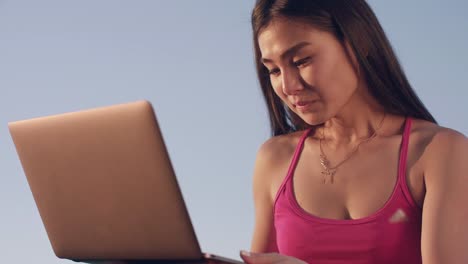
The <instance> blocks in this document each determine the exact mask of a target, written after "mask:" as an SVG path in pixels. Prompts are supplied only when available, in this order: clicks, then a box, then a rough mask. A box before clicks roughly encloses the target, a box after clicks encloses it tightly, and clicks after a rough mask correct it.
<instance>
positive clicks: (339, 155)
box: [241, 18, 468, 264]
mask: <svg viewBox="0 0 468 264" xmlns="http://www.w3.org/2000/svg"><path fill="white" fill-rule="evenodd" d="M258 44H259V47H260V51H261V55H262V62H263V65H264V66H265V68H266V69H268V71H269V73H270V81H271V84H272V87H273V89H274V92H275V93H276V95H278V97H279V98H280V99H281V100H282V101H283V102H284V104H285V105H286V106H287V107H288V108H289V109H290V110H291V111H293V112H294V113H296V114H297V115H298V116H299V117H300V118H301V119H303V120H304V121H305V122H306V123H308V124H310V125H318V126H319V128H318V129H317V130H316V132H315V133H312V134H311V135H310V136H309V138H308V139H307V140H306V141H305V145H304V149H303V152H302V154H301V160H300V162H299V164H298V166H297V168H296V171H295V173H294V190H295V195H296V199H297V201H298V203H299V205H300V206H301V207H302V208H303V209H304V210H305V211H307V212H309V213H311V214H314V215H316V216H319V217H323V218H330V219H359V218H363V217H366V216H369V215H371V214H373V213H374V212H376V211H377V210H378V209H380V208H381V207H382V206H383V205H384V204H385V202H386V201H387V200H388V198H389V197H390V195H391V192H392V190H393V187H394V185H395V181H396V175H397V166H396V164H397V163H398V151H399V146H400V143H401V136H402V127H403V124H404V120H405V117H404V116H397V115H391V114H389V113H386V115H384V112H385V111H384V109H383V107H382V106H380V105H379V103H378V102H377V101H376V100H375V99H374V98H373V97H372V96H371V95H370V93H369V87H367V85H366V83H365V81H364V80H363V78H362V76H361V74H360V70H359V67H358V65H357V63H356V59H355V56H354V53H353V52H352V50H351V49H350V48H349V45H348V43H346V42H345V43H341V42H340V41H338V39H337V38H336V37H335V36H334V35H333V34H331V33H329V32H325V31H322V30H320V29H318V28H316V27H314V26H313V25H310V24H307V23H304V22H302V21H299V20H286V19H283V18H276V19H274V20H273V22H272V23H270V24H269V25H268V26H267V27H265V28H264V29H263V30H261V31H260V34H259V36H258ZM384 116H385V119H383V118H384ZM382 120H384V122H383V123H382V127H381V128H380V129H379V131H378V135H377V137H376V138H374V139H373V140H372V141H369V142H366V143H365V144H362V145H361V146H360V148H359V151H358V152H356V154H355V155H354V156H353V157H352V158H351V159H349V160H348V161H346V162H345V163H344V164H343V165H342V167H340V169H339V170H338V171H337V173H336V180H335V182H334V184H325V185H324V184H322V177H321V167H320V164H319V147H318V142H319V139H320V138H323V143H324V150H325V151H326V153H327V156H328V158H329V159H330V161H331V162H332V164H336V163H337V162H339V161H341V160H343V159H344V158H345V157H346V156H347V155H348V154H349V153H350V151H352V150H353V149H354V148H355V146H356V144H358V143H359V142H360V141H362V140H363V139H366V138H368V137H370V136H371V135H372V134H373V133H374V132H375V130H376V128H377V127H378V125H379V123H380V122H381V121H382ZM301 134H302V132H301V131H299V132H295V133H290V134H287V135H282V136H278V137H273V138H271V139H270V140H268V141H267V142H265V143H264V144H263V145H262V146H261V148H260V150H259V152H258V154H257V160H256V164H255V170H254V181H253V190H254V202H255V219H256V220H255V229H254V235H253V240H252V246H251V252H269V246H268V245H269V241H270V240H271V238H270V237H269V235H270V229H271V227H272V223H273V215H272V212H273V202H274V197H275V196H276V192H277V190H278V189H279V186H280V184H281V182H282V180H283V179H284V177H285V172H286V171H287V168H288V166H289V162H290V160H291V157H292V155H293V152H294V149H295V147H296V145H297V142H298V140H299V137H300V136H301ZM410 138H411V139H410V146H409V153H408V159H407V160H408V165H407V176H406V178H407V185H408V188H409V190H410V193H411V195H412V196H413V199H414V200H415V202H416V203H417V204H418V205H419V206H420V207H422V208H423V226H422V240H421V246H422V254H423V261H424V262H423V263H424V264H432V263H452V262H450V261H453V260H456V261H460V260H465V259H466V260H467V263H468V255H467V254H466V250H465V249H464V248H463V247H464V246H463V245H467V244H468V231H467V228H464V229H463V230H462V229H458V230H455V229H453V228H452V229H450V228H449V227H448V226H456V225H459V226H464V225H465V223H466V221H467V219H468V209H467V208H468V207H466V205H465V204H464V203H466V201H468V192H467V190H468V184H467V183H468V174H467V173H466V172H467V171H468V167H467V165H466V164H468V162H466V157H467V156H468V141H467V139H466V137H465V136H464V135H462V134H460V133H458V132H456V131H454V130H451V129H447V128H443V127H440V126H438V125H436V124H433V123H430V122H427V121H424V120H418V119H414V121H413V126H412V129H411V136H410ZM440 153H445V154H444V156H441V155H440ZM463 157H465V158H463ZM446 190H450V192H447V191H446ZM441 214H443V216H442V215H441ZM241 257H242V258H243V260H244V261H245V262H247V263H304V262H303V261H301V260H298V259H295V258H293V257H289V256H284V255H281V254H277V253H268V254H258V253H251V254H250V255H249V254H248V253H247V254H241ZM440 261H442V262H440ZM453 263H455V262H453ZM458 263H462V262H458Z"/></svg>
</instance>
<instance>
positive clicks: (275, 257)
mask: <svg viewBox="0 0 468 264" xmlns="http://www.w3.org/2000/svg"><path fill="white" fill-rule="evenodd" d="M240 256H241V258H242V259H243V260H244V262H245V263H248V264H271V263H277V262H280V261H281V260H283V259H284V258H285V256H282V255H280V254H278V253H253V252H248V251H244V250H242V251H241V254H240Z"/></svg>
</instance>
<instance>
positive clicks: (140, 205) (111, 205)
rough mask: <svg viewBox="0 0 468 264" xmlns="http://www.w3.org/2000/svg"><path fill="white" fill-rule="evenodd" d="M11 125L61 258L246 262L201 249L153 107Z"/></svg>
mask: <svg viewBox="0 0 468 264" xmlns="http://www.w3.org/2000/svg"><path fill="white" fill-rule="evenodd" d="M8 126H9V129H10V133H11V136H12V138H13V141H14V143H15V146H16V150H17V153H18V156H19V158H20V160H21V164H22V166H23V169H24V173H25V174H26V177H27V180H28V183H29V186H30V188H31V191H32V194H33V197H34V200H35V202H36V205H37V208H38V210H39V213H40V215H41V218H42V221H43V223H44V226H45V229H46V231H47V234H48V237H49V240H50V242H51V245H52V248H53V250H54V252H55V254H56V255H57V257H59V258H66V259H71V260H75V261H83V262H89V261H96V260H98V261H108V260H112V261H116V260H118V261H121V260H122V261H126V262H129V261H133V262H134V261H135V260H140V261H146V262H147V261H173V262H184V263H185V262H200V263H206V262H210V263H242V262H239V261H235V260H231V259H227V258H222V257H218V256H214V255H212V254H204V253H202V252H201V249H200V246H199V243H198V241H197V238H196V236H195V232H194V229H193V226H192V224H191V221H190V218H189V215H188V212H187V209H186V206H185V203H184V201H183V198H182V194H181V192H180V189H179V186H178V184H177V180H176V177H175V174H174V171H173V168H172V166H171V162H170V160H169V155H168V153H167V150H166V147H165V145H164V141H163V138H162V135H161V131H160V129H159V127H158V123H157V121H156V118H155V114H154V111H153V108H152V106H151V104H150V103H149V102H147V101H138V102H133V103H128V104H121V105H114V106H109V107H103V108H97V109H91V110H85V111H79V112H73V113H66V114H61V115H54V116H47V117H41V118H34V119H29V120H23V121H17V122H11V123H9V124H8ZM133 262H132V263H133ZM146 262H145V263H146Z"/></svg>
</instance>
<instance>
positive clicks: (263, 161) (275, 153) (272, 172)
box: [254, 131, 304, 197]
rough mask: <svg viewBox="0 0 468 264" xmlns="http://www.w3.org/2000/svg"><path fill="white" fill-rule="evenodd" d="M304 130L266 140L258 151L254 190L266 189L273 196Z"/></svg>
mask: <svg viewBox="0 0 468 264" xmlns="http://www.w3.org/2000/svg"><path fill="white" fill-rule="evenodd" d="M303 133H304V131H298V132H294V133H290V134H286V135H281V136H276V137H272V138H270V139H268V140H267V141H265V142H264V143H263V144H262V145H261V146H260V148H259V150H258V152H257V158H256V161H255V171H254V192H256V191H258V189H260V188H261V189H263V188H267V189H264V190H265V191H267V192H268V194H269V196H270V197H273V196H274V195H273V194H274V193H275V191H276V189H277V187H279V185H280V183H281V181H282V180H283V178H284V176H286V172H287V168H288V166H289V163H290V161H291V158H292V156H293V154H294V150H295V149H296V146H297V143H298V142H299V139H300V137H301V135H302V134H303Z"/></svg>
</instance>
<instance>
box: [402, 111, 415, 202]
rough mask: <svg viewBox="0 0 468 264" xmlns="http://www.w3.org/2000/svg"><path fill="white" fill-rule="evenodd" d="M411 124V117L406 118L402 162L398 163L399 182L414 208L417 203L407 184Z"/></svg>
mask: <svg viewBox="0 0 468 264" xmlns="http://www.w3.org/2000/svg"><path fill="white" fill-rule="evenodd" d="M411 123H412V120H411V118H410V117H406V120H405V128H404V132H403V137H402V142H401V147H400V160H399V161H398V182H399V185H400V187H401V189H402V191H403V193H404V195H405V198H406V200H407V201H408V202H409V203H410V204H411V205H413V206H415V207H418V206H417V205H416V202H415V201H414V200H413V196H412V195H411V193H410V191H409V189H408V185H407V183H406V163H407V160H408V145H409V139H410V133H411Z"/></svg>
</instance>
